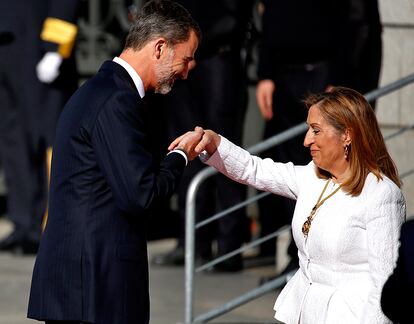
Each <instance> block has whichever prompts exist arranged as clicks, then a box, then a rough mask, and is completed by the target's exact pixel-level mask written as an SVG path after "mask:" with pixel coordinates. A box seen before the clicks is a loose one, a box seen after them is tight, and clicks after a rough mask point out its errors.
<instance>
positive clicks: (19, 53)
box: [0, 0, 78, 253]
mask: <svg viewBox="0 0 414 324" xmlns="http://www.w3.org/2000/svg"><path fill="white" fill-rule="evenodd" d="M77 9H78V1H77V0H64V1H56V0H54V1H52V0H47V1H46V0H45V1H23V0H15V1H6V0H1V1H0V32H1V33H3V35H7V38H6V40H7V41H6V42H3V44H1V45H0V72H1V73H0V75H1V77H0V110H1V115H2V118H1V121H0V159H1V161H2V165H3V167H4V172H5V178H6V184H7V204H8V212H7V217H8V218H9V219H10V220H11V221H12V223H13V225H14V230H13V232H12V233H10V234H9V235H8V236H7V237H5V238H3V239H2V240H1V241H0V251H14V252H19V253H35V252H36V251H37V248H38V245H39V240H40V235H41V228H42V225H41V224H42V220H43V218H44V214H45V211H46V203H47V189H48V168H47V165H48V161H49V160H50V156H51V147H52V145H53V140H54V133H55V126H56V121H57V118H58V115H59V113H60V111H61V109H62V107H63V105H64V103H65V102H66V100H67V99H68V98H69V96H70V95H71V94H72V93H73V92H74V91H75V90H76V88H77V73H76V66H75V60H74V56H73V49H74V42H75V39H76V35H77V26H76V18H77Z"/></svg>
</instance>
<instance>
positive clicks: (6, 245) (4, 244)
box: [0, 231, 23, 252]
mask: <svg viewBox="0 0 414 324" xmlns="http://www.w3.org/2000/svg"><path fill="white" fill-rule="evenodd" d="M22 242H23V235H22V233H20V232H18V231H13V232H12V233H11V234H9V236H7V237H6V238H4V239H3V240H1V241H0V251H11V252H14V250H15V249H16V248H18V247H19V246H21V244H22Z"/></svg>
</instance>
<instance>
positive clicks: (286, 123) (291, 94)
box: [258, 62, 330, 258]
mask: <svg viewBox="0 0 414 324" xmlns="http://www.w3.org/2000/svg"><path fill="white" fill-rule="evenodd" d="M329 78H330V67H329V64H328V63H325V62H318V63H315V64H308V65H292V66H290V65H289V66H282V67H281V68H280V70H279V72H278V74H277V75H275V78H274V81H275V83H276V91H275V93H274V96H273V112H274V118H273V119H271V120H270V121H268V122H267V123H266V125H265V131H264V138H269V137H271V136H273V135H275V134H278V133H280V132H283V131H285V130H287V129H289V128H291V127H293V126H296V125H298V124H299V123H302V122H305V121H306V117H307V110H306V108H305V106H304V105H303V103H302V100H303V99H304V98H305V96H306V95H307V94H308V93H315V92H321V91H324V90H325V88H326V86H327V85H328V84H329ZM303 140H304V134H301V135H299V136H296V137H295V138H292V139H290V140H288V141H285V142H283V143H281V144H279V145H277V146H275V147H273V148H271V149H269V150H267V151H265V152H263V153H262V154H261V156H262V157H270V158H272V159H273V160H275V161H277V162H293V163H294V164H299V165H305V164H307V163H309V162H310V161H311V156H310V154H309V149H308V148H305V147H304V146H303ZM258 206H259V221H260V227H261V234H260V235H261V236H266V235H268V234H270V233H273V232H274V231H276V230H278V229H279V228H280V227H282V226H283V225H285V224H290V223H291V220H292V216H293V211H294V208H295V202H294V201H292V200H290V199H287V198H284V197H279V196H274V195H271V196H267V197H265V198H263V199H261V200H259V202H258ZM275 253H276V239H272V240H269V241H266V242H265V243H263V244H262V245H261V247H260V254H261V255H275ZM288 254H289V255H290V256H291V258H297V249H296V246H295V245H294V242H292V243H291V246H290V247H289V251H288Z"/></svg>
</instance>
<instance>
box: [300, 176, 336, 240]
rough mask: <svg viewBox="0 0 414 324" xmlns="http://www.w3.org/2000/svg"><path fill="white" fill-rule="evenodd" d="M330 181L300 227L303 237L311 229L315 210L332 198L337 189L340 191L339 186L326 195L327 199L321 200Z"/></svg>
mask: <svg viewBox="0 0 414 324" xmlns="http://www.w3.org/2000/svg"><path fill="white" fill-rule="evenodd" d="M330 181H331V179H329V180H328V181H327V182H326V185H325V187H324V188H323V190H322V192H321V194H320V196H319V198H318V201H317V202H316V205H315V206H314V207H313V208H312V211H311V213H310V215H309V216H308V217H307V219H306V221H305V222H304V223H303V225H302V233H303V235H305V237H307V236H308V234H309V230H310V228H311V225H312V221H313V219H314V218H315V214H316V211H317V209H318V208H319V207H321V206H322V204H323V203H324V202H325V200H327V199H328V198H330V197H332V196H333V195H334V194H336V193H337V192H338V191H339V189H341V186H339V187H338V188H336V189H335V191H333V192H332V193H331V194H330V195H328V196H327V197H325V198H324V199H322V196H323V194H324V193H325V191H326V188H328V184H329V182H330Z"/></svg>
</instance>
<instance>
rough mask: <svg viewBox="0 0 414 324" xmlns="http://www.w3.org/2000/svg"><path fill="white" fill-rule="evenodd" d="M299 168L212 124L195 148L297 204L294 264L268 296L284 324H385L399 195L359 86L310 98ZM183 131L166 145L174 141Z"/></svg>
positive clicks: (401, 207)
mask: <svg viewBox="0 0 414 324" xmlns="http://www.w3.org/2000/svg"><path fill="white" fill-rule="evenodd" d="M305 105H306V106H307V108H308V118H307V123H308V125H309V129H308V131H307V133H306V136H305V140H304V145H305V146H307V147H309V149H310V153H311V156H312V161H311V162H310V163H309V164H308V165H305V166H295V165H293V164H292V163H286V164H284V163H277V162H274V161H272V160H270V159H261V158H259V157H256V156H252V155H250V153H248V152H247V151H245V150H243V149H242V148H240V147H238V146H236V145H234V144H233V143H231V142H230V141H228V140H227V139H226V138H224V137H221V136H219V135H218V134H216V133H215V132H213V131H211V130H205V132H204V136H203V139H202V140H201V142H200V143H199V144H198V145H197V146H196V148H195V151H196V152H195V153H199V152H202V153H201V154H200V158H201V159H202V160H203V161H205V163H207V164H208V165H211V166H213V167H215V168H216V169H217V170H219V171H220V172H221V173H223V174H225V175H226V176H228V177H229V178H231V179H233V180H235V181H238V182H240V183H244V184H248V185H251V186H253V187H255V188H257V189H259V190H265V191H270V192H272V193H274V194H277V195H282V196H285V197H288V198H291V199H295V200H296V201H297V203H296V208H295V212H294V215H293V220H292V231H293V236H294V239H295V242H296V245H297V247H298V250H299V252H298V253H299V260H300V268H299V270H298V271H297V272H296V274H295V275H294V276H293V277H292V279H290V280H289V282H288V283H287V285H286V286H285V288H284V289H283V290H282V292H281V293H280V295H279V296H278V298H277V300H276V303H275V307H274V309H275V311H276V313H275V318H276V319H278V320H280V321H282V322H284V323H288V324H298V323H301V324H316V323H318V324H319V323H332V324H338V323H347V324H350V323H363V324H377V323H390V321H389V320H388V319H387V318H386V317H385V316H384V314H383V313H382V311H381V308H380V294H381V289H382V286H383V284H384V282H385V280H386V279H387V278H388V276H389V275H390V273H391V272H392V270H393V267H394V265H395V261H396V258H397V253H398V237H399V229H400V226H401V224H402V222H403V221H404V218H405V201H404V197H403V195H402V192H401V190H400V188H399V187H400V185H401V183H400V180H399V178H398V174H397V170H396V167H395V165H394V162H393V161H392V159H391V157H390V155H389V153H388V152H387V149H386V146H385V143H384V139H383V137H382V135H381V132H380V129H379V126H378V123H377V120H376V117H375V114H374V111H373V110H372V108H371V106H370V105H369V103H368V102H367V101H366V100H365V98H364V97H363V96H362V95H361V94H359V93H358V92H356V91H354V90H351V89H348V88H343V87H334V88H333V89H332V90H331V91H330V92H326V93H323V94H319V95H311V96H309V97H308V98H307V99H306V101H305ZM186 140H187V138H186V134H184V135H183V136H181V137H179V138H177V139H176V140H175V141H174V142H173V143H172V144H171V146H170V149H172V148H176V147H178V148H179V147H180V142H181V141H186Z"/></svg>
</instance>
